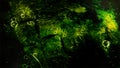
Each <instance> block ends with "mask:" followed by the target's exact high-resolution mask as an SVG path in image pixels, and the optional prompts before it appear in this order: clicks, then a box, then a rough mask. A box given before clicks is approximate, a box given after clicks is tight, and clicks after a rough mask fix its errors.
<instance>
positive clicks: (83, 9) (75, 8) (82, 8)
mask: <svg viewBox="0 0 120 68" xmlns="http://www.w3.org/2000/svg"><path fill="white" fill-rule="evenodd" d="M70 10H71V11H74V12H76V13H85V12H86V11H87V10H86V8H85V7H82V6H80V5H78V6H75V7H72V8H70Z"/></svg>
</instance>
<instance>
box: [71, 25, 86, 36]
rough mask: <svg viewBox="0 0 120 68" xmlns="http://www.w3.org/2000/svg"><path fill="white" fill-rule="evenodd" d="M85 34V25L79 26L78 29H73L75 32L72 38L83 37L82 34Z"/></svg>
mask: <svg viewBox="0 0 120 68" xmlns="http://www.w3.org/2000/svg"><path fill="white" fill-rule="evenodd" d="M86 33H87V26H86V25H81V26H80V27H79V28H75V32H74V35H73V36H74V37H75V38H76V37H79V38H81V37H83V36H84V34H86Z"/></svg>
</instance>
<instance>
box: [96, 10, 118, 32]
mask: <svg viewBox="0 0 120 68" xmlns="http://www.w3.org/2000/svg"><path fill="white" fill-rule="evenodd" d="M97 13H98V18H99V19H102V20H103V21H102V24H101V26H102V27H104V28H106V27H107V28H108V31H109V32H111V31H117V30H118V24H117V23H116V21H115V15H114V13H113V12H112V11H103V10H98V11H97ZM102 29H103V28H102ZM102 31H103V30H102Z"/></svg>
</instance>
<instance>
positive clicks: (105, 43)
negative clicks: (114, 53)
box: [102, 40, 110, 55]
mask: <svg viewBox="0 0 120 68" xmlns="http://www.w3.org/2000/svg"><path fill="white" fill-rule="evenodd" d="M102 48H103V49H104V51H105V53H106V55H108V53H109V48H110V41H108V40H103V41H102Z"/></svg>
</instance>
